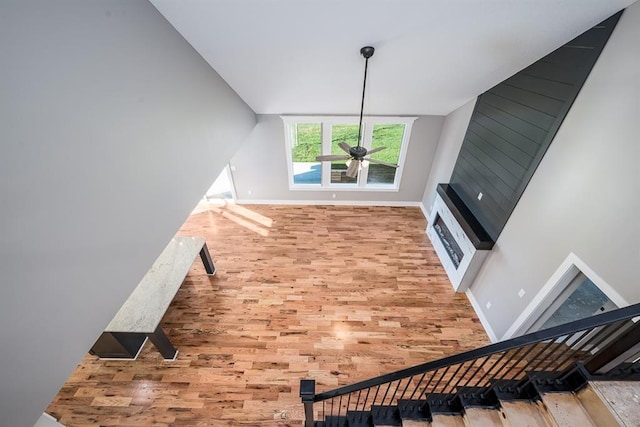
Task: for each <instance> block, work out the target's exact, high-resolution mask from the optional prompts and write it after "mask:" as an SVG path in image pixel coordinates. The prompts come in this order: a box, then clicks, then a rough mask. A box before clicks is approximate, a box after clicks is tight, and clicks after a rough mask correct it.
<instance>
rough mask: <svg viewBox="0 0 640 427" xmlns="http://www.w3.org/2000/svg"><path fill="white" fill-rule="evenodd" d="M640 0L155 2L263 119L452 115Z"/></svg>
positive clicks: (219, 0)
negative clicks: (367, 54) (365, 51)
mask: <svg viewBox="0 0 640 427" xmlns="http://www.w3.org/2000/svg"><path fill="white" fill-rule="evenodd" d="M634 1H635V0H180V1H178V0H151V2H152V3H153V4H154V5H155V7H156V8H157V9H158V10H159V11H160V12H161V13H162V14H163V15H164V16H165V17H166V19H167V20H168V21H169V22H170V23H171V24H172V25H173V26H174V27H175V28H176V29H177V30H178V31H179V32H180V33H181V34H182V35H183V37H184V38H185V39H186V40H187V41H188V42H189V43H191V45H192V46H193V47H194V48H195V49H196V50H197V51H198V52H199V53H200V54H201V55H202V56H203V57H204V58H205V59H206V60H207V61H208V62H209V64H210V65H211V66H212V67H213V68H214V69H215V70H216V71H217V72H218V73H219V74H220V75H221V76H222V77H223V78H224V79H225V80H226V81H227V82H228V83H229V85H230V86H231V87H232V88H233V89H234V90H235V91H236V92H237V93H238V94H239V95H240V97H242V99H244V101H245V102H246V103H247V104H249V106H250V107H251V108H252V109H253V110H254V111H255V112H256V113H262V114H358V113H359V110H360V98H361V92H362V77H363V71H364V59H363V58H362V56H360V53H359V51H360V48H361V47H362V46H366V45H372V46H374V47H375V48H376V53H375V55H374V56H373V57H372V58H371V59H370V60H369V77H368V83H367V84H368V87H367V101H366V103H365V114H377V115H403V114H404V115H414V114H417V115H428V114H436V115H444V114H448V113H449V112H451V111H452V110H454V109H456V108H457V107H459V106H460V105H462V104H464V103H465V102H467V101H468V100H470V99H472V98H473V97H475V96H477V95H479V94H480V93H482V92H484V91H485V90H487V89H489V88H490V87H492V86H493V85H495V84H496V83H499V82H500V81H502V80H504V79H505V78H507V77H509V76H510V75H512V74H514V73H515V72H517V71H519V70H520V69H522V68H524V67H526V66H527V65H528V64H530V63H532V62H534V61H535V60H537V59H539V58H541V57H542V56H544V55H546V54H547V53H549V52H551V51H552V50H554V49H555V48H557V47H559V46H561V45H563V44H564V43H566V42H567V41H569V40H571V39H572V38H573V37H575V36H576V35H578V34H580V33H582V32H583V31H585V30H587V29H589V28H591V27H592V26H593V25H595V24H597V23H598V22H600V21H602V20H604V19H605V18H606V17H608V16H610V15H611V14H613V13H614V12H616V11H617V10H619V9H622V8H624V7H626V6H627V5H629V4H631V3H633V2H634Z"/></svg>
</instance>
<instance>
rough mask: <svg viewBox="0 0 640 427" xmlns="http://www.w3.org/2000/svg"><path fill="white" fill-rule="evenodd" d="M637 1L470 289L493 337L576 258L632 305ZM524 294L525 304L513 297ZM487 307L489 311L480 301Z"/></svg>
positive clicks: (638, 177)
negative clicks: (571, 256) (564, 264)
mask: <svg viewBox="0 0 640 427" xmlns="http://www.w3.org/2000/svg"><path fill="white" fill-rule="evenodd" d="M638 40H640V3H635V4H634V5H632V6H631V7H629V8H628V9H627V11H626V12H625V13H624V14H623V16H622V18H621V19H620V21H619V23H618V26H617V27H616V29H615V30H614V32H613V34H612V36H611V38H610V39H609V42H608V44H607V46H606V47H605V49H604V51H603V52H602V54H601V56H600V58H599V60H598V62H597V63H596V65H595V67H594V68H593V70H592V72H591V74H590V76H589V78H588V79H587V81H586V83H585V85H584V87H583V88H582V90H581V92H580V94H579V95H578V98H577V99H576V101H575V103H574V105H573V107H572V108H571V110H570V111H569V114H568V115H567V117H566V119H565V120H564V123H563V124H562V126H561V128H560V130H559V131H558V133H557V135H556V138H555V139H554V141H553V142H552V144H551V146H550V148H549V150H548V151H547V153H546V155H545V157H544V158H543V160H542V162H541V163H540V166H539V167H538V169H537V171H536V173H535V174H534V176H533V179H532V180H531V182H530V183H529V185H528V187H527V189H526V191H525V193H524V195H523V196H522V198H521V199H520V202H519V203H518V205H517V206H516V209H515V211H514V212H513V214H512V215H511V218H510V219H509V221H508V222H507V224H506V227H505V228H504V230H503V232H502V234H501V235H500V237H499V238H498V241H497V243H496V246H495V248H494V250H493V251H492V253H491V255H490V256H489V258H488V260H487V262H486V264H485V265H484V268H483V269H482V271H481V273H480V275H479V277H478V279H477V281H476V282H475V283H474V284H473V285H472V287H471V292H472V293H473V296H474V297H475V299H476V300H477V301H478V303H479V306H480V307H482V308H483V313H482V314H483V315H484V317H485V318H486V320H487V321H488V322H489V323H490V326H491V328H492V329H493V330H494V332H495V333H496V335H497V336H498V337H501V336H503V334H504V333H505V332H506V331H507V329H508V328H509V327H510V326H511V324H512V322H513V321H514V320H515V319H516V318H517V317H518V315H519V314H520V313H522V312H523V311H524V308H525V307H526V306H527V304H528V303H529V302H530V301H531V299H532V298H533V297H534V296H535V295H536V293H537V292H538V291H539V290H540V288H541V287H542V286H543V285H544V284H545V282H546V281H547V280H548V279H549V278H550V276H551V275H552V274H553V273H554V271H555V270H556V269H557V268H558V267H559V266H560V264H561V263H562V262H563V260H564V259H565V258H566V257H567V256H568V255H569V253H570V252H574V253H575V254H576V255H577V256H578V257H579V258H580V259H582V260H583V261H584V262H585V263H586V264H587V265H588V266H589V267H591V269H593V270H594V272H595V273H596V274H598V275H599V276H600V277H601V278H602V279H604V281H605V282H606V283H608V284H609V285H610V286H612V287H613V288H614V289H615V290H616V291H617V292H618V293H619V294H620V295H621V296H622V297H623V298H625V299H626V300H627V301H628V302H629V303H636V302H640V286H638V265H640V222H639V221H638V212H640V167H639V166H638V162H639V161H640V143H639V142H638V135H640V125H639V121H638V119H639V118H640V50H639V49H638V46H637V44H638ZM520 289H524V290H525V292H526V294H525V296H524V298H519V297H518V296H517V293H518V291H519V290H520ZM489 301H490V302H491V305H492V306H491V309H490V310H487V309H485V308H484V307H486V303H487V302H489Z"/></svg>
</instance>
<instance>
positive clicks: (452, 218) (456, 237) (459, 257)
mask: <svg viewBox="0 0 640 427" xmlns="http://www.w3.org/2000/svg"><path fill="white" fill-rule="evenodd" d="M427 235H428V236H429V239H430V240H431V244H432V245H433V247H434V249H435V250H436V254H437V255H438V258H440V262H441V263H442V266H443V267H444V269H445V271H446V272H447V276H449V280H450V281H451V284H452V285H453V289H454V290H455V291H456V292H464V291H466V290H467V288H468V287H469V286H470V285H471V283H472V282H473V280H474V278H475V276H476V275H477V274H478V271H479V270H480V267H481V266H482V263H483V262H484V260H485V258H486V257H487V255H488V253H489V251H490V250H491V248H493V244H494V242H493V240H492V239H491V238H490V237H489V235H488V234H487V233H486V231H485V230H484V228H482V226H481V225H480V223H479V222H478V221H477V220H476V219H475V217H474V216H473V214H472V213H471V211H469V209H468V208H467V207H466V206H465V204H464V203H463V202H462V200H461V199H460V197H459V196H458V195H457V194H456V192H455V191H454V190H453V188H451V187H450V186H449V185H448V184H439V185H438V194H437V196H436V201H435V203H434V204H433V210H432V212H431V216H430V217H429V225H428V226H427Z"/></svg>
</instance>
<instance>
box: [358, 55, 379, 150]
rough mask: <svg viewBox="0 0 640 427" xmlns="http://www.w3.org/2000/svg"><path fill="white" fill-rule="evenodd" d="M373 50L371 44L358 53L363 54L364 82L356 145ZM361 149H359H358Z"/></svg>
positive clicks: (359, 137)
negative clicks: (368, 68)
mask: <svg viewBox="0 0 640 427" xmlns="http://www.w3.org/2000/svg"><path fill="white" fill-rule="evenodd" d="M374 52H375V49H374V48H373V46H365V47H363V48H362V49H360V54H362V56H364V82H363V83H362V102H361V103H360V124H359V125H358V145H357V147H358V148H359V147H360V142H361V139H362V115H363V112H364V94H365V90H366V89H367V67H368V66H369V58H371V57H372V56H373V53H374ZM358 151H361V150H358ZM365 154H366V151H365V152H364V154H362V156H364V155H365Z"/></svg>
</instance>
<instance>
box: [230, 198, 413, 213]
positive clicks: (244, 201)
mask: <svg viewBox="0 0 640 427" xmlns="http://www.w3.org/2000/svg"><path fill="white" fill-rule="evenodd" d="M235 203H236V204H238V205H329V206H392V207H420V206H421V205H422V203H421V202H397V201H376V200H263V199H236V200H235ZM421 209H422V208H421ZM423 212H424V209H423Z"/></svg>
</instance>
